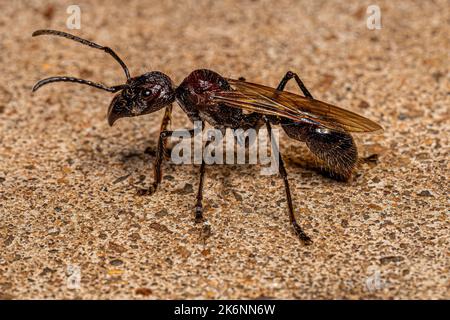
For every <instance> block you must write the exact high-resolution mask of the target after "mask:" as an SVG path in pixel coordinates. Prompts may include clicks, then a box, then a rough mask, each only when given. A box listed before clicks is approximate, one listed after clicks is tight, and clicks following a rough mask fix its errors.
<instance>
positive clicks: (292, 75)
mask: <svg viewBox="0 0 450 320" xmlns="http://www.w3.org/2000/svg"><path fill="white" fill-rule="evenodd" d="M292 78H294V79H295V81H296V82H297V84H298V86H299V87H300V90H302V92H303V94H304V95H305V97H306V98H310V99H314V98H313V96H312V94H311V93H309V91H308V89H306V86H305V85H304V84H303V81H302V80H301V79H300V77H299V76H298V74H296V73H295V72H292V71H288V72H286V74H285V75H284V77H283V79H281V82H280V84H279V85H278V87H277V90H278V91H283V90H284V87H286V84H287V83H288V81H289V80H291V79H292Z"/></svg>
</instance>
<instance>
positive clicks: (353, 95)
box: [0, 0, 450, 299]
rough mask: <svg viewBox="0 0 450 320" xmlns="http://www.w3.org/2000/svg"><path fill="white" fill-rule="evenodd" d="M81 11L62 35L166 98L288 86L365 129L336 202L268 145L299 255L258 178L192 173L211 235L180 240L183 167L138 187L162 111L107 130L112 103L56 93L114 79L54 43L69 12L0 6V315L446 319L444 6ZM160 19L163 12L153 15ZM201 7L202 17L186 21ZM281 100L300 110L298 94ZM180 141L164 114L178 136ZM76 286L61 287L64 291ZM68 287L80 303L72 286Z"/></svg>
mask: <svg viewBox="0 0 450 320" xmlns="http://www.w3.org/2000/svg"><path fill="white" fill-rule="evenodd" d="M177 2H178V1H169V2H166V1H151V2H148V3H144V2H143V1H128V2H127V6H126V8H124V7H123V5H119V4H120V3H121V2H120V1H117V2H113V1H96V2H95V4H94V3H93V2H92V1H77V3H78V4H79V5H80V7H81V11H82V17H81V30H75V31H73V32H74V33H76V34H77V35H80V36H83V37H85V38H88V39H91V40H93V41H96V42H98V43H100V44H103V45H108V46H110V47H112V48H114V49H116V51H117V52H118V53H119V54H120V56H122V57H123V59H124V60H125V61H126V63H127V64H128V65H129V67H130V70H131V72H132V74H133V75H138V74H140V73H143V72H145V71H149V70H161V71H163V72H165V73H167V74H168V75H170V76H171V77H173V79H174V81H175V82H176V83H179V82H180V81H181V80H182V79H183V78H184V77H185V76H187V75H188V74H189V72H190V71H192V70H194V69H196V68H210V69H213V70H215V71H217V72H219V73H221V74H222V75H224V76H228V77H236V78H237V77H239V76H245V77H246V78H247V80H249V81H252V82H259V83H262V84H266V85H271V86H276V85H277V84H278V82H279V81H280V79H281V78H282V76H283V75H284V73H285V72H286V71H287V70H293V71H296V72H298V73H299V74H300V75H301V77H302V79H303V80H304V82H305V83H306V85H307V86H308V87H309V88H310V91H311V92H312V93H313V94H314V96H315V97H317V98H318V99H321V100H325V101H328V102H331V103H334V104H338V105H340V106H343V107H345V108H348V109H350V110H353V111H355V112H358V113H360V114H362V115H364V116H366V117H369V118H370V119H372V120H375V121H377V122H379V123H380V124H381V125H382V126H383V127H384V128H385V131H384V132H383V133H381V134H378V135H370V134H367V135H358V137H356V139H357V141H358V147H359V151H360V155H361V157H367V156H369V155H371V154H374V153H376V154H379V161H378V163H377V164H376V163H362V164H361V165H359V166H358V168H357V170H356V172H355V174H354V176H353V178H352V179H351V180H350V181H349V182H347V183H344V182H337V181H334V180H332V179H330V178H327V177H325V176H323V175H321V174H319V173H318V172H317V170H315V169H314V168H315V161H314V158H313V157H312V156H311V155H310V154H309V153H308V150H307V148H306V147H305V146H304V145H303V144H302V143H300V142H295V141H293V140H289V139H287V137H286V136H284V135H282V137H281V149H282V152H283V154H284V158H285V161H286V165H287V170H288V172H289V175H290V181H291V188H292V193H293V197H294V205H295V207H296V211H297V214H298V215H297V217H298V219H299V221H300V222H301V224H302V225H303V226H304V228H305V230H306V231H307V233H309V235H310V236H311V237H312V238H313V240H314V244H313V245H312V246H309V247H305V246H303V245H302V244H301V243H300V241H299V240H298V239H297V238H296V237H295V235H294V233H293V231H292V230H291V228H290V226H289V224H288V218H287V208H286V202H285V198H284V190H283V184H282V181H281V180H280V179H279V178H278V176H271V177H267V176H262V175H260V174H259V171H260V167H259V166H250V165H247V166H242V165H241V166H238V165H236V166H215V167H208V168H207V178H206V182H205V183H206V186H205V200H204V205H205V207H206V210H205V216H206V217H207V219H208V221H209V223H210V226H211V230H210V232H209V233H208V232H205V229H204V227H202V225H201V224H200V225H195V224H194V223H193V207H194V202H195V201H194V197H195V191H196V189H197V185H198V166H195V167H194V166H176V165H173V164H172V165H171V164H167V163H166V164H164V181H163V184H162V188H161V189H160V190H158V191H157V193H156V194H155V195H153V196H151V197H139V196H137V195H136V191H135V189H136V186H142V185H148V183H149V182H150V181H151V174H152V165H151V164H152V161H153V160H154V155H152V152H149V153H144V151H145V150H146V148H149V147H150V151H152V150H153V151H154V150H155V144H156V139H157V134H158V130H159V123H160V121H161V118H162V111H160V112H157V113H155V114H152V115H147V116H144V117H140V118H128V119H122V120H119V121H118V122H117V124H116V125H114V127H112V128H110V127H109V126H108V124H107V122H106V121H105V114H106V109H107V106H108V105H109V102H110V100H111V98H112V96H111V95H110V94H109V93H107V92H102V91H98V90H95V89H92V88H88V87H83V86H79V85H76V84H55V85H53V86H48V87H45V88H42V89H41V90H40V91H38V92H37V93H36V94H34V95H32V94H30V89H31V86H32V85H33V83H34V82H35V81H37V80H38V79H40V78H43V77H46V76H51V75H72V76H81V77H84V78H88V79H91V80H97V81H102V82H104V83H107V84H119V83H121V82H122V81H123V74H122V72H121V70H120V68H119V67H118V65H117V64H116V63H115V62H114V61H113V60H112V59H111V58H110V57H108V56H106V55H105V54H103V53H102V52H97V51H96V50H94V49H90V48H87V47H84V46H81V45H79V44H76V43H73V42H71V41H68V40H65V39H57V38H49V37H40V38H31V33H32V31H34V30H36V29H39V28H47V27H48V28H54V29H59V30H65V31H68V30H67V29H66V27H65V23H66V19H67V17H68V15H67V13H66V8H67V6H68V5H70V4H73V1H55V2H53V3H51V2H40V1H2V2H1V3H0V12H2V15H1V17H0V28H1V33H0V40H1V41H0V51H1V55H0V66H1V69H0V70H1V75H2V76H1V78H2V81H1V84H0V298H2V299H22V298H26V299H29V298H68V299H71V298H82V299H91V298H94V299H98V298H112V299H116V298H133V299H134V298H146V299H169V298H194V299H200V298H219V299H224V298H239V299H241V298H245V299H247V298H250V299H253V298H288V299H305V298H307V299H311V298H313V299H316V298H319V299H321V298H349V299H359V298H362V299H373V298H381V299H406V298H419V299H428V298H434V299H436V298H437V299H442V298H446V299H448V298H450V294H449V277H448V275H449V215H448V214H449V212H448V180H449V169H450V168H449V162H448V159H449V153H448V151H449V140H448V138H449V102H450V101H449V100H450V99H449V73H448V72H449V60H448V52H449V49H450V46H449V39H450V37H449V16H448V13H449V3H448V1H445V0H444V1H376V3H375V4H378V5H379V6H380V8H381V14H382V16H381V17H382V29H381V30H368V29H367V27H366V18H367V15H366V8H367V6H368V5H369V4H374V3H373V1H371V2H365V1H342V2H338V1H314V2H313V1H311V2H309V1H305V2H297V1H292V2H287V1H284V0H281V1H276V2H272V1H251V2H250V1H245V2H240V1H239V2H237V1H236V2H232V1H224V2H219V1H193V2H192V3H190V4H189V3H184V2H183V4H181V3H180V4H178V3H177ZM163 3H164V4H163ZM197 3H198V4H197ZM288 89H289V90H290V91H294V92H297V88H296V87H295V86H294V85H293V84H289V86H288ZM187 125H188V120H187V118H186V116H185V115H184V114H183V113H182V112H181V110H180V109H179V108H178V107H175V116H174V123H173V126H172V127H173V128H183V127H186V126H187ZM73 270H75V271H73ZM77 271H79V275H80V277H79V279H80V283H79V286H77V285H73V283H72V282H71V280H73V279H74V276H77Z"/></svg>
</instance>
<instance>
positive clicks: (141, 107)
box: [108, 71, 175, 126]
mask: <svg viewBox="0 0 450 320" xmlns="http://www.w3.org/2000/svg"><path fill="white" fill-rule="evenodd" d="M174 100H175V91H174V89H173V85H172V81H171V80H170V78H169V77H168V76H167V75H165V74H164V73H162V72H159V71H152V72H148V73H145V74H143V75H141V76H138V77H134V78H130V79H129V80H128V81H127V84H126V85H125V87H124V89H123V90H122V91H120V92H119V93H118V94H117V95H116V96H115V97H114V99H113V100H112V101H111V104H110V106H109V109H108V123H109V125H111V126H112V125H113V124H114V122H115V121H116V120H117V119H120V118H124V117H135V116H140V115H144V114H147V113H152V112H155V111H158V110H159V109H161V108H163V107H165V106H166V105H168V104H170V103H172V102H173V101H174Z"/></svg>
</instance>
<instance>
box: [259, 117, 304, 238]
mask: <svg viewBox="0 0 450 320" xmlns="http://www.w3.org/2000/svg"><path fill="white" fill-rule="evenodd" d="M266 126H267V133H268V135H269V139H270V141H271V145H272V152H274V153H275V156H276V155H278V158H279V164H278V172H279V173H280V176H281V178H283V181H284V189H285V191H286V199H287V203H288V208H289V222H290V223H291V224H292V226H293V227H294V231H295V233H296V234H297V236H298V237H299V238H300V240H302V241H303V243H304V244H306V245H309V244H311V243H312V240H311V238H310V237H308V236H307V235H306V233H305V232H304V231H303V229H302V228H301V227H300V226H299V224H298V223H297V220H296V219H295V215H294V206H293V205H292V197H291V190H290V188H289V181H288V176H287V172H286V169H285V168H284V162H283V157H282V156H281V153H280V151H279V150H278V146H277V144H276V143H275V142H273V141H272V127H271V125H270V122H269V120H267V119H266Z"/></svg>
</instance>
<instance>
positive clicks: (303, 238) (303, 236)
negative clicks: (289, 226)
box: [293, 223, 313, 246]
mask: <svg viewBox="0 0 450 320" xmlns="http://www.w3.org/2000/svg"><path fill="white" fill-rule="evenodd" d="M293 226H294V231H295V234H296V235H297V236H298V237H299V238H300V240H301V241H302V242H303V244H305V245H307V246H309V245H311V244H312V243H313V241H312V240H311V238H310V237H308V236H307V235H306V233H305V232H304V231H303V230H302V228H300V226H299V225H298V224H297V223H294V224H293Z"/></svg>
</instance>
